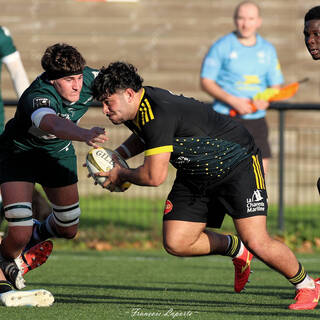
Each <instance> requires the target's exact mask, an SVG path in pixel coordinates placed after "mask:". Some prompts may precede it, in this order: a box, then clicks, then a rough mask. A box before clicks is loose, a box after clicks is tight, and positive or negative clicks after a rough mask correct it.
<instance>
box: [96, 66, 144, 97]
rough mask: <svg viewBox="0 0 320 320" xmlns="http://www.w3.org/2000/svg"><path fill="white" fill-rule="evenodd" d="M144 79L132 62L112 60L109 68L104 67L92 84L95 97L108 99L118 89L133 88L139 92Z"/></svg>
mask: <svg viewBox="0 0 320 320" xmlns="http://www.w3.org/2000/svg"><path fill="white" fill-rule="evenodd" d="M142 83H143V79H142V78H141V77H140V75H139V74H138V73H137V69H136V68H135V67H134V66H133V65H132V64H130V63H126V62H121V61H117V62H112V63H110V64H109V66H108V67H107V68H105V67H102V68H101V69H100V72H99V74H98V75H97V77H96V78H95V80H94V82H93V86H92V91H93V97H94V98H95V99H97V100H98V101H102V100H104V99H106V98H107V97H108V96H110V95H112V94H114V93H116V91H117V90H125V89H128V88H131V89H132V90H134V91H135V92H138V91H139V90H140V89H141V88H142Z"/></svg>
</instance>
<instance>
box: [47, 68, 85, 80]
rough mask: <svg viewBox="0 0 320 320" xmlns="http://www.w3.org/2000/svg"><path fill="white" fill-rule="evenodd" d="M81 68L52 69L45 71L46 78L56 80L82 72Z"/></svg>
mask: <svg viewBox="0 0 320 320" xmlns="http://www.w3.org/2000/svg"><path fill="white" fill-rule="evenodd" d="M82 73H83V70H76V71H63V70H61V71H54V72H46V74H47V78H48V80H57V79H60V78H64V77H69V76H75V75H78V74H82Z"/></svg>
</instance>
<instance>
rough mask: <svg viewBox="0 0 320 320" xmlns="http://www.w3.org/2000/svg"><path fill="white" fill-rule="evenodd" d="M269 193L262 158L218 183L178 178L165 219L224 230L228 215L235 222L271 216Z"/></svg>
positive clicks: (254, 158) (245, 162) (247, 162)
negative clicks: (200, 223)
mask: <svg viewBox="0 0 320 320" xmlns="http://www.w3.org/2000/svg"><path fill="white" fill-rule="evenodd" d="M267 210H268V203H267V191H266V188H265V182H264V173H263V167H262V161H261V156H258V155H256V156H252V157H250V158H247V159H245V160H243V161H242V162H241V163H240V164H239V165H238V166H237V167H236V168H235V169H234V170H233V171H232V172H231V173H230V174H229V175H228V176H227V177H226V178H224V179H223V180H222V181H219V182H217V183H210V181H208V180H202V181H201V180H199V181H197V180H196V179H192V180H190V179H184V178H183V177H177V178H176V180H175V182H174V184H173V187H172V190H171V192H170V194H169V196H168V199H167V201H166V205H165V209H164V216H163V220H181V221H190V222H202V223H206V224H207V227H211V228H220V227H221V224H222V222H223V219H224V216H225V214H228V215H230V216H231V217H232V218H234V219H241V218H247V217H252V216H258V215H267Z"/></svg>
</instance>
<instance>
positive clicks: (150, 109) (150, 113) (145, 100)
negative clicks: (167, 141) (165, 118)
mask: <svg viewBox="0 0 320 320" xmlns="http://www.w3.org/2000/svg"><path fill="white" fill-rule="evenodd" d="M144 102H145V103H146V105H147V107H148V111H149V116H150V120H153V119H154V115H153V112H152V108H151V105H150V103H149V101H148V99H147V98H146V99H144Z"/></svg>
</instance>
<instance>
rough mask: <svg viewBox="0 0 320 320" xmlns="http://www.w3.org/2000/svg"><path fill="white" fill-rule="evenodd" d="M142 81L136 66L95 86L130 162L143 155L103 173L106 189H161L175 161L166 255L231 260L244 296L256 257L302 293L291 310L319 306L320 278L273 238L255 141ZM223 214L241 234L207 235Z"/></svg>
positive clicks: (110, 70) (205, 109)
mask: <svg viewBox="0 0 320 320" xmlns="http://www.w3.org/2000/svg"><path fill="white" fill-rule="evenodd" d="M142 82H143V80H142V78H141V77H140V76H139V74H138V73H137V72H136V68H135V67H134V66H132V65H130V64H127V63H123V62H115V63H111V64H110V65H109V66H108V67H107V68H102V69H101V70H100V72H99V74H98V76H97V77H96V79H95V80H94V84H93V95H94V97H95V98H96V99H98V100H99V101H101V102H102V104H103V112H104V113H105V115H106V116H107V117H108V118H109V119H110V121H111V122H112V123H113V124H121V123H124V124H125V125H126V126H127V127H128V128H129V129H130V130H131V131H132V132H133V133H132V135H131V136H130V137H129V138H128V139H127V140H126V141H125V142H124V143H123V144H122V145H120V146H119V147H118V148H117V149H116V151H117V152H118V153H119V154H120V155H121V156H123V157H124V158H125V159H128V158H130V157H133V156H135V155H137V154H138V153H140V152H144V155H145V158H144V163H143V164H142V165H141V166H140V167H138V168H135V169H125V168H123V167H121V166H120V165H117V166H115V168H114V169H112V170H111V171H109V172H106V173H103V172H101V173H99V175H101V176H106V177H108V180H107V181H106V182H105V185H104V186H107V185H109V187H111V190H112V188H113V187H114V186H120V185H122V183H123V182H125V181H128V182H131V183H133V184H136V185H141V186H159V185H160V184H162V183H163V182H164V181H165V179H166V177H167V172H168V165H169V162H170V163H171V164H172V165H173V166H174V167H175V168H177V176H176V180H175V182H174V184H173V187H172V190H171V192H170V194H169V196H168V198H167V201H166V206H165V210H164V217H163V220H164V221H163V243H164V247H165V249H166V250H167V252H168V253H170V254H173V255H176V256H200V255H209V254H220V255H225V256H230V257H232V258H233V262H234V265H235V291H236V292H240V291H241V290H242V289H243V287H244V285H245V284H246V282H247V280H248V276H249V272H250V261H251V258H252V254H251V253H250V251H251V252H252V253H254V255H255V256H257V257H258V258H259V259H261V260H262V261H264V262H265V263H266V264H267V265H268V266H270V267H272V268H273V269H275V270H277V271H278V272H280V273H281V274H283V275H284V276H285V277H286V278H287V279H288V280H289V281H290V282H291V283H292V284H293V285H295V286H296V289H297V290H300V294H299V297H298V300H297V301H296V303H294V304H292V305H290V306H289V308H290V309H313V308H315V307H316V306H317V303H318V300H319V294H320V284H318V283H317V280H318V279H316V280H313V279H312V278H310V277H309V276H308V274H307V273H306V272H305V270H304V268H303V267H302V265H301V264H300V263H299V262H298V261H297V259H296V257H295V256H294V254H293V253H292V252H291V250H290V249H289V248H288V247H287V246H286V245H284V244H283V243H281V242H279V241H276V240H274V239H272V238H271V237H270V236H269V234H268V232H267V229H266V215H267V206H268V205H267V192H266V188H265V182H264V172H263V166H262V161H261V155H260V151H259V150H258V148H257V147H256V145H255V143H254V140H253V138H252V136H251V135H250V134H249V133H248V131H247V130H246V129H245V128H244V127H243V126H241V125H240V124H238V123H237V122H235V121H234V120H232V119H229V118H227V117H225V116H223V115H219V114H217V113H216V112H215V111H213V110H212V108H211V107H210V106H206V105H205V104H203V103H201V102H199V101H196V100H194V99H191V98H186V97H183V96H178V95H175V94H172V93H171V92H169V91H167V90H164V89H160V88H155V87H150V86H142ZM225 213H228V214H229V215H230V216H231V217H232V219H233V222H234V225H235V227H236V230H237V232H238V235H239V236H234V235H223V234H219V233H216V232H214V231H212V230H209V229H207V227H215V228H219V227H220V226H221V224H222V221H223V218H224V215H225ZM248 249H249V251H248ZM301 299H302V300H303V303H301V301H302V300H301ZM306 300H307V302H308V303H306Z"/></svg>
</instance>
